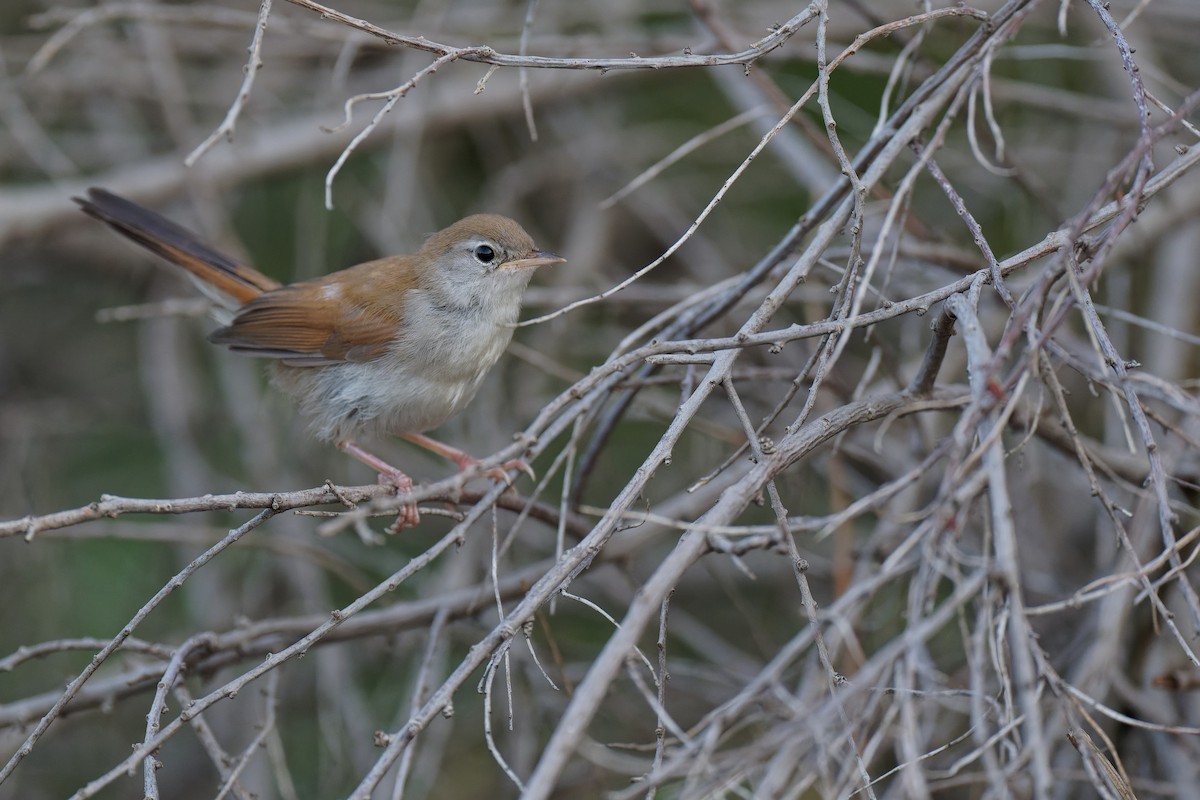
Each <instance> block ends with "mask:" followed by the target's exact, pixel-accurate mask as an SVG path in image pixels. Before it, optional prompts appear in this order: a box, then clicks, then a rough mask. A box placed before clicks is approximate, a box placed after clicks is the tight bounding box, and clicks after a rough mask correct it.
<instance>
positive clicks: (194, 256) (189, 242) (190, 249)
mask: <svg viewBox="0 0 1200 800" xmlns="http://www.w3.org/2000/svg"><path fill="white" fill-rule="evenodd" d="M74 200H75V202H76V203H79V206H80V208H82V209H83V211H84V213H85V214H88V215H90V216H92V217H95V218H96V219H98V220H100V221H101V222H104V223H106V224H107V225H108V226H109V227H111V228H112V229H113V230H115V231H117V232H118V233H120V234H122V235H123V236H126V237H128V238H129V239H132V240H133V241H135V242H137V243H138V244H140V245H141V246H142V247H145V248H146V249H147V250H150V251H151V252H154V253H157V254H158V255H160V256H162V257H163V258H165V259H166V260H167V261H170V262H171V263H172V264H177V265H178V266H180V267H183V269H185V270H187V271H188V272H189V273H190V274H191V275H192V276H193V277H195V278H196V280H197V281H199V282H200V284H201V285H202V286H204V285H207V286H209V287H211V288H212V289H215V290H216V292H217V294H218V295H219V296H220V298H221V300H222V302H224V303H226V304H227V305H229V306H230V307H236V306H239V305H244V304H245V303H248V302H250V301H251V300H253V299H254V298H255V297H258V296H259V295H260V294H262V293H263V292H267V291H270V290H272V289H278V288H279V286H280V284H279V282H278V281H275V280H272V279H271V278H268V277H267V276H266V275H263V274H262V273H261V272H259V271H258V270H256V269H252V268H251V267H248V266H246V265H244V264H239V263H238V262H237V261H234V260H233V259H232V258H230V257H229V256H227V255H225V254H224V253H222V252H220V251H218V250H214V249H213V248H211V247H209V246H208V245H206V244H205V243H204V242H202V241H200V237H198V236H197V235H196V234H194V233H192V232H191V231H189V230H187V229H186V228H183V227H181V226H179V225H176V224H175V223H174V222H171V221H170V220H169V219H167V218H166V217H164V216H162V215H161V214H157V213H155V212H153V211H151V210H150V209H148V208H143V207H142V206H139V205H138V204H137V203H134V202H133V201H131V200H126V199H125V198H124V197H121V196H120V195H115V194H113V193H112V192H109V191H105V190H104V189H97V188H93V189H88V196H87V198H86V199H85V198H82V197H76V198H74Z"/></svg>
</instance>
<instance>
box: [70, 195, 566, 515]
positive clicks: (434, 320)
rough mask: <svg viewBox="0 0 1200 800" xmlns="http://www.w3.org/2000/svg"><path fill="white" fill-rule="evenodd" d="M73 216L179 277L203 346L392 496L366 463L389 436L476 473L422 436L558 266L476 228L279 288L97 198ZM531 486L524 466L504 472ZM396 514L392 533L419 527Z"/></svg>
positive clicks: (441, 234) (389, 471)
mask: <svg viewBox="0 0 1200 800" xmlns="http://www.w3.org/2000/svg"><path fill="white" fill-rule="evenodd" d="M73 199H74V200H75V202H76V203H78V204H79V206H80V208H81V209H82V211H83V212H84V213H86V214H88V215H89V216H92V217H94V218H96V219H98V220H100V221H101V222H104V223H105V224H107V225H108V226H109V227H110V228H112V229H113V230H115V231H117V232H118V233H120V234H122V235H123V236H125V237H126V238H128V239H130V240H132V241H134V242H136V243H137V244H139V245H141V246H142V247H144V248H146V249H147V250H150V251H151V252H153V253H155V254H157V255H158V256H161V257H162V258H163V259H165V260H166V261H168V262H170V263H172V264H175V265H176V266H178V267H182V268H183V270H184V271H185V272H186V274H187V275H188V276H189V277H190V278H191V279H192V281H193V282H194V283H195V284H197V286H198V287H199V288H200V289H201V290H202V291H203V292H204V293H205V294H206V295H207V296H208V297H209V298H210V299H211V300H213V301H214V302H215V304H216V305H215V308H214V316H216V318H217V320H218V322H219V323H220V324H221V327H219V328H217V329H216V330H214V331H213V332H212V333H211V334H210V335H209V337H208V338H209V341H211V342H214V343H216V344H219V345H224V346H225V347H227V348H229V349H230V350H231V351H233V352H235V353H240V354H244V355H249V356H257V357H260V358H264V359H268V360H269V361H270V362H272V363H271V372H272V381H273V383H274V384H275V385H276V386H278V387H279V388H280V389H281V390H282V391H283V392H284V393H285V394H286V395H288V396H290V397H291V398H292V399H293V400H294V401H295V402H296V403H297V404H298V406H299V410H300V414H301V416H303V417H304V418H305V419H306V420H307V421H308V425H309V429H310V430H311V432H312V433H313V434H314V435H315V436H316V437H317V438H318V439H320V440H322V441H326V442H331V443H333V444H334V445H336V446H337V448H338V449H339V450H341V451H343V452H345V453H347V454H349V455H350V456H353V457H354V458H355V459H357V460H359V461H361V462H362V463H364V464H366V465H367V466H369V467H371V468H372V469H373V470H375V471H376V472H377V473H378V475H379V481H380V483H383V484H386V485H389V486H391V487H393V488H394V490H395V492H396V493H397V494H399V495H400V496H404V495H406V494H408V493H409V492H411V491H412V488H413V482H412V479H411V478H410V477H409V476H408V475H406V474H405V473H404V472H403V471H401V470H400V469H398V468H396V467H394V466H392V465H391V464H389V463H388V462H386V461H384V460H383V459H382V458H380V457H378V456H376V455H375V454H373V453H371V452H370V451H368V450H366V449H364V448H363V447H362V446H361V445H360V444H359V443H358V439H360V438H361V437H363V436H364V435H373V436H378V435H391V436H397V437H399V438H402V439H406V440H408V441H410V442H412V443H414V444H416V445H419V446H420V447H423V448H426V449H428V450H430V451H432V452H434V453H437V454H439V455H441V456H443V457H445V458H447V459H449V460H450V461H453V462H454V463H455V464H456V465H457V466H458V469H459V470H460V471H465V470H467V469H469V468H472V467H474V466H476V465H477V464H478V463H479V462H478V460H477V459H475V458H473V457H472V456H470V455H469V454H467V453H466V452H464V451H462V450H459V449H458V448H455V447H451V446H450V445H447V444H444V443H442V442H439V441H437V440H435V439H432V438H430V437H428V436H426V435H425V433H426V432H427V431H430V430H432V429H434V428H437V427H438V426H439V425H441V424H442V423H443V422H445V421H446V420H447V419H449V418H450V417H452V416H454V415H455V414H457V413H459V412H460V411H462V410H463V409H464V408H465V407H466V406H467V404H468V403H470V402H471V400H472V399H473V398H474V397H475V395H476V393H477V392H478V391H479V387H480V385H481V384H482V382H483V379H484V377H485V376H486V375H487V373H488V371H489V370H490V369H491V368H492V367H493V366H494V365H495V364H496V362H497V361H498V360H499V358H500V356H501V355H502V354H503V353H504V351H505V349H507V347H508V344H509V342H510V341H511V339H512V334H513V329H514V326H515V323H516V322H517V319H518V316H519V313H520V310H521V300H522V297H523V295H524V292H525V288H526V286H527V285H528V284H529V280H530V278H531V277H532V275H533V273H534V271H535V270H536V269H537V268H538V267H545V266H552V265H556V264H562V263H564V262H565V261H566V259H564V258H562V257H561V256H558V255H555V254H554V253H550V252H546V251H543V250H539V249H538V248H537V247H536V246H535V245H534V242H533V239H532V237H530V235H529V234H528V233H526V232H525V229H524V228H522V227H521V226H520V225H519V224H518V223H517V222H515V221H513V220H511V219H509V218H507V217H503V216H500V215H497V214H473V215H471V216H468V217H465V218H463V219H461V220H459V221H458V222H455V223H454V224H452V225H450V226H449V227H447V228H445V229H443V230H441V231H438V232H437V233H434V234H432V235H430V236H429V237H428V238H427V239H426V240H425V242H424V244H423V245H422V246H421V248H420V249H419V250H417V252H415V253H413V254H411V255H395V256H388V257H385V258H380V259H377V260H374V261H368V262H365V263H363V264H358V265H356V266H352V267H349V268H347V269H343V270H339V271H336V272H331V273H329V274H328V275H325V276H323V277H320V278H315V279H312V280H306V281H300V282H297V283H292V284H286V285H285V284H282V283H280V282H279V281H276V280H275V279H273V278H270V277H268V276H266V275H264V274H263V273H261V272H259V271H258V270H256V269H254V268H252V267H250V266H248V265H246V264H244V263H241V262H239V261H238V260H236V259H234V258H231V257H229V256H228V255H226V254H224V253H222V252H220V251H218V250H216V249H215V248H213V247H211V246H209V245H208V244H206V243H205V242H204V241H203V240H202V239H201V238H200V237H199V236H197V235H196V234H195V233H192V232H191V231H189V230H187V229H186V228H183V227H182V226H180V225H177V224H176V223H174V222H172V221H170V220H169V219H167V218H166V217H163V216H162V215H160V214H158V213H157V212H155V211H151V210H150V209H148V208H145V207H143V206H141V205H138V204H137V203H135V202H133V201H132V200H128V199H126V198H124V197H121V196H120V195H117V194H115V193H113V192H110V191H107V190H105V189H102V188H96V187H93V188H91V189H89V190H88V191H87V197H76V198H73ZM514 468H516V469H522V470H524V471H526V472H531V471H530V469H529V467H528V465H527V464H525V463H524V462H523V461H514V462H508V463H506V464H503V465H501V467H499V468H494V469H493V470H491V471H489V474H493V475H496V476H498V477H499V476H503V477H505V478H506V477H507V475H506V470H508V469H514ZM419 522H420V515H419V513H418V512H417V508H416V505H415V504H413V503H404V504H402V505H401V507H400V510H399V514H398V516H397V519H396V522H395V524H394V525H393V526H392V527H391V529H390V530H393V531H395V530H400V529H402V528H409V527H413V526H415V525H417V524H418V523H419Z"/></svg>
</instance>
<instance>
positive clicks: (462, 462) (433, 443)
mask: <svg viewBox="0 0 1200 800" xmlns="http://www.w3.org/2000/svg"><path fill="white" fill-rule="evenodd" d="M400 438H401V439H405V440H406V441H409V442H412V443H413V444H415V445H417V446H418V447H424V448H425V449H426V450H429V451H430V452H432V453H437V454H438V455H439V456H441V457H442V458H445V459H448V460H450V461H453V462H454V463H455V464H457V465H458V471H459V472H466V471H467V470H468V469H471V468H472V467H477V466H479V459H478V458H475V457H474V456H473V455H471V454H470V453H464V452H463V451H462V450H459V449H458V448H457V447H451V446H450V445H448V444H443V443H442V442H439V441H438V440H436V439H430V438H429V437H428V436H422V435H421V434H419V433H403V434H401V435H400ZM510 469H515V470H520V471H521V472H524V473H525V474H526V475H528V476H529V477H530V479H531V480H535V481H536V480H537V475H535V474H534V472H533V467H531V466H529V464H528V463H526V462H525V460H524V459H520V458H517V459H513V460H512V461H505V462H504V463H503V464H501V465H500V466H498V467H492V468H490V469H486V470H484V471H483V474H484V475H487V476H488V477H491V478H496V479H497V480H502V481H504V482H505V483H511V481H509V478H508V470H510Z"/></svg>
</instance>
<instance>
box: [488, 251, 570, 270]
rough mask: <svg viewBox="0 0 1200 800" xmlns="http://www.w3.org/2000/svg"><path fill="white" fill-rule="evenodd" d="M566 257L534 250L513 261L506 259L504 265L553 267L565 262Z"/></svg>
mask: <svg viewBox="0 0 1200 800" xmlns="http://www.w3.org/2000/svg"><path fill="white" fill-rule="evenodd" d="M566 261H567V260H566V259H565V258H563V257H562V256H556V255H555V254H554V253H547V252H544V251H542V250H533V251H531V252H530V254H529V255H527V256H526V257H525V258H514V259H512V260H511V261H505V262H504V263H503V264H501V266H503V267H517V268H520V267H551V266H554V265H555V264H565V263H566Z"/></svg>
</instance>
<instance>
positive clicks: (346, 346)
mask: <svg viewBox="0 0 1200 800" xmlns="http://www.w3.org/2000/svg"><path fill="white" fill-rule="evenodd" d="M392 262H395V259H383V260H381V261H374V262H368V263H366V264H360V265H359V266H357V267H351V268H350V269H347V270H342V271H341V272H335V273H333V274H331V275H326V276H325V277H323V278H319V279H317V280H312V281H305V282H303V283H294V284H291V285H290V286H284V287H282V288H279V289H275V290H273V291H270V292H264V293H263V294H261V295H259V296H258V297H256V298H254V299H253V300H251V301H250V302H249V303H247V304H246V305H245V306H243V307H242V308H241V309H240V310H239V311H238V313H237V316H235V317H234V319H233V322H231V323H230V324H229V325H228V326H227V327H224V328H220V329H218V330H216V331H214V332H213V333H212V335H210V336H209V340H210V341H212V342H215V343H217V344H223V345H227V346H228V347H229V348H230V349H231V350H233V351H234V352H238V353H245V354H247V355H252V356H260V357H263V358H275V359H279V360H281V361H282V362H283V363H285V364H289V365H291V366H297V367H315V366H321V365H324V364H337V363H342V362H364V361H372V360H374V359H376V358H378V357H380V356H382V355H383V354H384V353H386V352H387V350H388V348H389V346H390V345H391V344H392V342H393V341H394V340H395V338H396V332H397V330H399V327H400V323H401V314H402V307H401V306H402V303H386V302H381V299H380V295H381V291H383V290H384V289H387V288H394V287H395V285H396V284H397V283H398V282H399V283H403V282H404V274H403V270H402V269H401V270H397V268H396V265H395V264H394V263H392ZM389 267H390V269H389ZM381 283H382V284H384V285H382V286H381Z"/></svg>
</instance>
